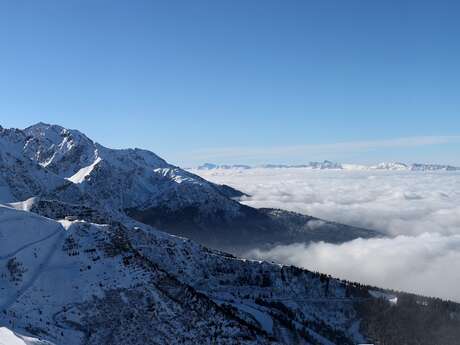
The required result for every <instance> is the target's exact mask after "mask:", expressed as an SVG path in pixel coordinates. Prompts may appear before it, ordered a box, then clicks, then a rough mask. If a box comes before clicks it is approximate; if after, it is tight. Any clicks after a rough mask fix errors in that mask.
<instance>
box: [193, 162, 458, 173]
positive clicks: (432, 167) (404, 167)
mask: <svg viewBox="0 0 460 345" xmlns="http://www.w3.org/2000/svg"><path fill="white" fill-rule="evenodd" d="M283 168H304V169H313V170H329V169H333V170H393V171H394V170H398V171H460V167H456V166H452V165H446V164H421V163H412V164H407V163H401V162H382V163H379V164H376V165H362V164H345V163H335V162H331V161H328V160H325V161H323V162H310V163H307V164H297V165H288V164H262V165H255V166H250V165H243V164H234V165H228V164H222V165H219V164H213V163H205V164H203V165H200V166H198V167H196V168H191V169H188V170H190V171H194V170H196V171H200V170H217V169H224V170H229V169H234V170H241V169H244V170H246V169H283Z"/></svg>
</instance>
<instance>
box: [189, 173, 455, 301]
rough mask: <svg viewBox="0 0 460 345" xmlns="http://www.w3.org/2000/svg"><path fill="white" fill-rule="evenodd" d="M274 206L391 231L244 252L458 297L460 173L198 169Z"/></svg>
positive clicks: (252, 201)
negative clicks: (333, 241)
mask: <svg viewBox="0 0 460 345" xmlns="http://www.w3.org/2000/svg"><path fill="white" fill-rule="evenodd" d="M195 172H197V173H199V174H200V175H202V176H203V177H205V178H206V179H209V180H211V181H214V182H217V183H225V184H228V185H231V186H233V187H236V188H238V189H240V190H242V191H244V192H245V193H248V194H249V195H251V196H250V197H247V198H245V200H244V201H243V202H244V203H245V204H247V205H250V206H254V207H275V208H282V209H287V210H291V211H296V212H300V213H303V214H308V215H312V216H315V217H319V218H323V219H326V220H333V221H337V222H340V223H344V224H349V225H354V226H360V227H364V228H370V229H375V230H379V231H381V232H383V233H385V234H386V235H387V236H388V237H387V238H381V239H369V240H363V239H357V240H354V241H351V242H347V243H344V244H340V245H334V244H328V243H314V244H310V245H305V244H303V243H299V244H294V245H290V246H279V247H276V248H274V249H272V250H270V251H261V250H259V249H254V250H253V251H252V252H251V253H248V255H249V256H252V257H257V258H260V259H266V260H274V261H277V262H281V263H284V264H292V265H297V266H302V267H305V268H307V269H310V270H315V271H321V272H324V273H329V274H332V275H334V276H336V277H340V278H344V279H349V280H354V281H360V282H363V283H367V284H372V285H377V286H381V287H386V288H392V289H398V290H405V291H410V292H415V293H419V294H424V295H429V296H437V297H441V298H446V299H453V300H456V301H460V288H459V287H458V284H459V282H460V173H459V172H411V171H404V172H401V171H339V170H309V169H301V168H283V169H250V170H236V169H231V170H210V171H195Z"/></svg>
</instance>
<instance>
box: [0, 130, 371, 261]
mask: <svg viewBox="0 0 460 345" xmlns="http://www.w3.org/2000/svg"><path fill="white" fill-rule="evenodd" d="M0 145H1V146H0V150H1V156H0V159H1V161H0V202H23V201H25V200H27V199H30V198H36V197H40V200H42V203H43V202H44V201H45V200H47V201H49V202H50V201H53V200H54V201H59V202H61V203H63V204H72V205H80V206H81V207H87V208H89V209H91V210H97V212H99V213H100V214H102V215H104V217H105V218H106V219H124V218H125V217H126V216H129V217H131V218H134V219H136V220H138V221H141V222H143V223H146V224H149V225H152V226H155V227H157V228H160V229H162V230H164V231H167V232H170V233H172V234H175V235H181V236H186V237H188V238H191V239H194V240H197V241H199V242H201V243H203V244H206V245H208V246H212V247H215V248H220V249H225V250H229V251H232V252H234V253H241V252H242V251H244V250H246V249H248V248H252V247H253V246H255V245H266V246H270V245H275V244H280V243H284V244H285V243H293V242H309V241H311V240H318V239H320V240H324V241H331V242H337V241H339V242H340V241H347V240H352V239H355V238H357V237H366V238H367V237H374V236H378V235H379V234H378V233H377V232H375V231H370V230H364V229H358V228H353V227H349V226H345V225H340V224H332V223H328V222H325V221H321V222H320V223H318V222H317V221H316V220H315V219H314V218H312V217H308V216H301V215H293V214H291V213H284V214H283V211H281V210H279V211H276V212H267V211H266V210H265V211H263V210H256V209H253V208H250V207H247V206H244V205H241V204H240V203H238V202H237V201H236V200H235V198H238V197H241V196H242V195H243V193H241V192H239V191H237V190H235V189H233V188H231V187H229V186H222V185H216V184H213V183H211V182H208V181H206V180H204V179H203V178H201V177H199V176H197V175H194V174H192V173H190V172H188V171H185V170H182V169H180V168H178V167H176V166H173V165H170V164H168V163H167V162H166V161H165V160H163V159H162V158H160V157H158V156H157V155H155V154H154V153H152V152H150V151H146V150H141V149H126V150H114V149H109V148H106V147H104V146H102V145H100V144H98V143H95V142H94V141H92V140H91V139H89V138H88V137H86V136H85V135H84V134H83V133H81V132H79V131H76V130H68V129H65V128H63V127H60V126H57V125H48V124H44V123H38V124H36V125H34V126H31V127H28V128H26V129H25V130H17V129H0ZM278 216H279V217H278ZM299 219H302V220H300V221H299ZM318 224H321V226H320V227H318V226H317V225H318ZM309 225H315V227H314V231H313V230H312V229H313V227H312V226H309Z"/></svg>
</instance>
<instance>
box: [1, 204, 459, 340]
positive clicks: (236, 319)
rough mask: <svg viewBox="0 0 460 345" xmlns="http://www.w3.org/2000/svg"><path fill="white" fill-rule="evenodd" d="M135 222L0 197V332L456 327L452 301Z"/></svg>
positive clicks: (290, 333) (355, 332)
mask: <svg viewBox="0 0 460 345" xmlns="http://www.w3.org/2000/svg"><path fill="white" fill-rule="evenodd" d="M31 203H32V202H30V203H29V204H31ZM16 206H18V204H17V205H16ZM138 225H139V224H136V223H135V222H127V223H125V224H120V223H116V222H114V223H112V224H110V225H107V224H106V225H104V224H95V223H91V222H86V221H81V220H74V221H72V220H64V219H61V220H59V221H55V220H52V219H49V218H44V217H42V216H39V215H36V214H34V213H32V212H28V211H22V210H17V209H14V208H10V207H5V206H0V238H1V241H0V311H2V312H1V313H0V326H1V327H3V328H1V330H2V332H0V337H1V336H3V337H5V338H0V342H1V341H2V340H4V339H13V340H14V341H23V342H24V343H25V344H40V345H45V344H49V343H52V344H55V345H83V344H85V345H93V344H94V345H106V344H107V345H109V344H110V345H127V344H133V345H141V344H142V345H144V344H235V345H236V344H254V345H255V344H310V345H311V344H323V345H330V344H337V345H338V344H340V345H346V344H357V343H369V342H374V343H376V344H378V343H382V341H383V340H385V342H384V343H385V344H390V345H392V344H420V345H428V344H433V343H435V341H436V342H437V343H442V344H445V345H451V344H452V345H453V344H457V343H456V341H457V340H458V337H459V336H460V334H459V332H460V306H459V305H458V304H455V303H450V302H442V301H439V300H435V299H430V298H424V297H419V296H414V295H408V294H403V293H397V292H392V291H385V290H381V289H378V288H371V287H367V286H362V285H359V284H353V283H349V282H344V281H339V280H336V279H333V278H331V277H329V276H325V275H321V274H318V273H313V272H308V271H305V270H301V269H298V268H295V267H286V266H279V265H275V264H271V263H267V262H256V261H248V260H241V259H237V258H235V257H233V256H231V255H228V254H225V253H222V252H218V251H213V250H209V249H206V248H205V247H202V246H200V245H198V244H196V243H194V242H191V241H189V240H186V239H181V238H177V237H173V236H170V235H167V234H165V233H162V232H159V231H155V230H153V229H152V228H150V227H148V226H144V225H140V226H138ZM4 327H7V328H8V329H9V330H8V329H5V328H4ZM12 331H14V333H12ZM29 337H32V339H30V338H29ZM13 344H14V343H13ZM19 344H22V343H19Z"/></svg>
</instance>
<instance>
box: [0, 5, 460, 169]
mask: <svg viewBox="0 0 460 345" xmlns="http://www.w3.org/2000/svg"><path fill="white" fill-rule="evenodd" d="M459 16H460V2H459V1H455V0H452V1H442V0H440V1H437V0H432V1H423V0H407V1H404V0H398V1H391V0H385V1H377V0H362V1H353V0H350V1H348V0H347V1H343V0H336V1H332V0H331V1H329V0H325V1H309V0H299V1H295V0H277V1H273V0H231V1H230V0H218V1H216V0H208V1H201V0H193V1H189V0H183V1H174V0H165V1H154V0H147V1H138V0H130V1H115V0H107V1H102V0H65V1H62V0H56V1H47V0H40V1H23V0H11V1H8V0H5V1H1V2H0V44H1V53H0V62H1V63H0V124H1V125H3V126H4V127H24V126H27V125H29V124H31V123H34V122H38V121H44V122H51V123H59V124H62V125H63V126H66V127H70V128H78V129H80V130H82V131H83V132H85V133H87V134H88V135H89V136H90V137H92V138H93V139H95V140H96V141H98V142H100V143H102V144H105V145H107V146H112V147H128V146H129V147H131V146H137V147H143V148H147V149H151V150H153V151H155V152H157V153H158V154H160V155H162V156H164V157H165V158H166V159H168V160H170V161H172V162H174V163H178V164H182V165H190V164H195V163H201V162H202V161H215V162H221V163H222V162H229V163H232V162H241V163H260V162H284V163H301V162H306V161H309V160H317V159H334V160H339V161H348V162H362V163H368V162H369V163H370V162H377V161H383V160H405V161H423V162H432V161H436V162H441V163H451V164H460V138H459V136H460V66H459V62H460V20H459V18H460V17H459ZM401 138H403V139H401ZM342 143H344V144H342Z"/></svg>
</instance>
